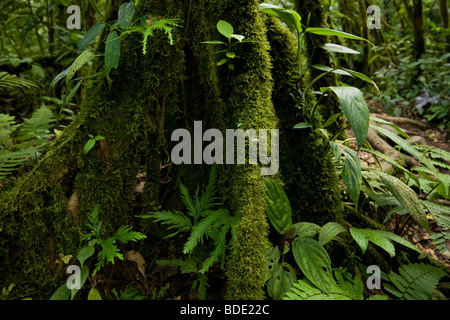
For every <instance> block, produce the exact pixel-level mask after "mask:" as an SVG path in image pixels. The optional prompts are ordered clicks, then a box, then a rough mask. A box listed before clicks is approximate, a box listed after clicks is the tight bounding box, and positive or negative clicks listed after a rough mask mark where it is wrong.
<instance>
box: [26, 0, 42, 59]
mask: <svg viewBox="0 0 450 320" xmlns="http://www.w3.org/2000/svg"><path fill="white" fill-rule="evenodd" d="M27 2H28V9H30V14H31V18H32V19H33V27H34V32H35V33H36V36H37V39H38V43H39V48H40V49H41V53H42V55H45V52H44V47H43V46H42V41H41V36H40V35H39V32H38V29H37V25H36V23H37V19H36V17H35V16H34V13H33V9H32V8H31V1H30V0H27Z"/></svg>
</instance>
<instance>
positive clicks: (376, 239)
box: [360, 229, 395, 257]
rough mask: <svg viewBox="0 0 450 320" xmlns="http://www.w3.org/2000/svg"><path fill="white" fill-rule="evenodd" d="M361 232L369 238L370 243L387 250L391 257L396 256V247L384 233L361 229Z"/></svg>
mask: <svg viewBox="0 0 450 320" xmlns="http://www.w3.org/2000/svg"><path fill="white" fill-rule="evenodd" d="M360 231H361V232H363V233H364V234H365V235H366V236H367V239H369V241H370V242H372V243H373V244H375V245H377V246H379V247H380V248H382V249H383V250H385V251H386V252H387V253H389V255H390V256H391V257H394V256H395V248H394V245H393V244H392V242H391V241H389V239H388V238H386V237H385V236H384V235H383V234H382V233H379V232H378V230H368V229H360Z"/></svg>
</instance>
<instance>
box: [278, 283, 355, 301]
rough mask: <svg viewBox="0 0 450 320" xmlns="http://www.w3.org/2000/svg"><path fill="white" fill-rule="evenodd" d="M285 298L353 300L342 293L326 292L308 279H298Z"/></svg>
mask: <svg viewBox="0 0 450 320" xmlns="http://www.w3.org/2000/svg"><path fill="white" fill-rule="evenodd" d="M284 300H352V299H351V298H350V297H349V296H346V295H344V294H342V293H336V292H334V291H330V293H329V294H326V293H324V292H322V291H320V290H319V289H317V288H316V287H315V286H314V285H313V284H312V283H310V282H309V281H308V280H306V279H305V280H297V281H296V282H294V283H293V286H292V288H291V291H289V292H287V293H286V296H285V297H284Z"/></svg>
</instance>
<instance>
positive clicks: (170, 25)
mask: <svg viewBox="0 0 450 320" xmlns="http://www.w3.org/2000/svg"><path fill="white" fill-rule="evenodd" d="M179 21H180V20H179V19H160V20H153V21H152V22H147V23H145V22H143V23H141V25H138V26H131V27H127V29H126V30H125V31H124V32H122V35H125V34H129V33H133V32H139V33H141V34H142V53H143V54H146V53H147V41H148V37H149V36H152V35H153V32H154V31H155V30H162V31H164V32H165V33H166V35H167V37H168V38H169V43H170V44H171V45H173V43H174V40H173V33H172V30H173V29H174V28H175V27H180V25H179V24H178V22H179ZM148 23H149V24H148Z"/></svg>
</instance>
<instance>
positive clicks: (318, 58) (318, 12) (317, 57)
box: [295, 0, 344, 132]
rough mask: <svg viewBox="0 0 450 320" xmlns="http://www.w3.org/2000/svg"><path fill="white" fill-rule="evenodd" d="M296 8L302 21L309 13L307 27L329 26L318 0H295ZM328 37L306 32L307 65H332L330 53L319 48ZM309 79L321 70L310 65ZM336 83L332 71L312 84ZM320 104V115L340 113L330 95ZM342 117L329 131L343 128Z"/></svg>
mask: <svg viewBox="0 0 450 320" xmlns="http://www.w3.org/2000/svg"><path fill="white" fill-rule="evenodd" d="M295 6H296V10H297V11H298V13H299V14H300V16H301V18H302V21H303V23H306V21H307V20H308V16H309V14H311V17H310V25H309V26H308V27H321V28H329V25H328V23H327V14H326V12H325V9H324V8H323V7H322V5H321V3H320V1H318V0H305V1H303V0H297V1H296V2H295ZM328 38H329V37H325V36H318V35H313V34H308V35H307V36H305V38H304V42H305V44H306V56H307V58H308V66H311V65H315V64H321V65H325V66H329V67H334V65H333V62H332V61H331V55H330V53H329V52H328V51H325V50H323V49H321V48H320V46H322V45H323V44H325V43H328V42H329V39H328ZM310 73H311V74H310V80H312V79H314V78H315V77H317V76H318V75H320V74H321V73H322V72H321V71H319V70H317V69H314V68H311V67H310ZM336 85H337V77H336V74H334V73H329V74H328V75H327V76H325V77H323V78H322V79H320V80H319V81H317V82H316V84H315V85H314V90H319V89H320V87H329V86H336ZM322 101H323V103H322V105H323V106H326V108H323V109H322V110H321V112H322V115H323V116H324V118H325V119H328V118H329V117H330V116H332V115H334V114H336V113H340V109H339V103H338V101H337V99H336V98H335V97H334V96H333V95H330V96H329V97H327V98H324V99H323V100H322ZM343 123H344V119H343V117H342V116H341V117H339V119H338V120H337V121H336V122H335V123H334V124H333V125H331V126H330V127H329V129H330V131H332V132H337V131H339V130H340V129H342V128H343Z"/></svg>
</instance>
